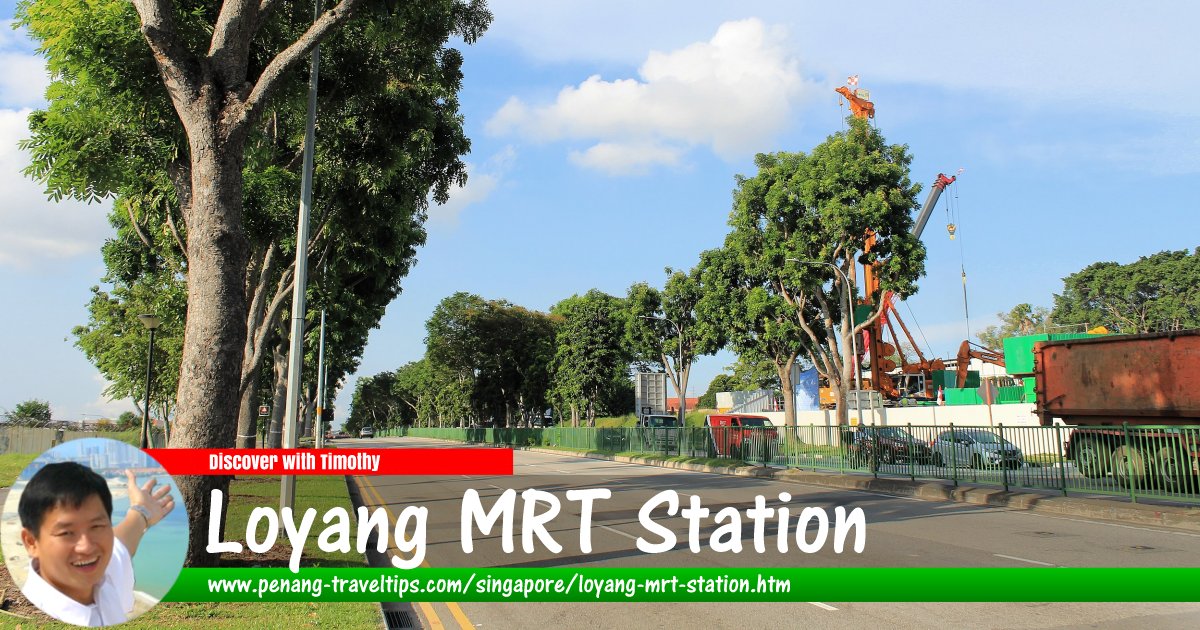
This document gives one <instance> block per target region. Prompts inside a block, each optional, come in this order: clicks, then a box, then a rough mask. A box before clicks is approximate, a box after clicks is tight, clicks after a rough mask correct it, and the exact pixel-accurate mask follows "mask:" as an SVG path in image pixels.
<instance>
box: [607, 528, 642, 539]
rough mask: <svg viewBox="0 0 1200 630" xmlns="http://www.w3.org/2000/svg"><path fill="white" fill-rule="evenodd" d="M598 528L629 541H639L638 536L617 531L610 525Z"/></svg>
mask: <svg viewBox="0 0 1200 630" xmlns="http://www.w3.org/2000/svg"><path fill="white" fill-rule="evenodd" d="M598 527H599V528H600V529H606V530H608V531H610V532H612V533H614V534H620V535H621V536H624V537H626V538H628V539H629V540H637V539H638V537H637V536H634V535H633V534H628V533H625V532H623V531H621V530H619V529H616V528H615V527H609V526H608V525H598Z"/></svg>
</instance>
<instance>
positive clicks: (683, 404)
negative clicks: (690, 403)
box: [638, 315, 687, 428]
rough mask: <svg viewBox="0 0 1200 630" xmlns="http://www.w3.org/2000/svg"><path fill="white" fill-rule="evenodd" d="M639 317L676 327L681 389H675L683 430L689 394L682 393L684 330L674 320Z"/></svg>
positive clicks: (676, 376) (676, 368)
mask: <svg viewBox="0 0 1200 630" xmlns="http://www.w3.org/2000/svg"><path fill="white" fill-rule="evenodd" d="M638 317H640V318H642V319H657V320H661V321H664V322H667V323H668V324H670V325H672V326H674V327H675V332H676V333H678V334H679V363H677V364H676V365H675V378H676V379H677V381H678V384H679V387H676V388H675V393H676V394H679V426H680V427H681V428H682V427H683V426H684V424H685V423H684V421H683V417H684V409H685V408H687V394H685V393H684V392H682V391H680V390H681V389H683V329H682V328H680V327H679V324H676V323H675V321H674V320H670V319H667V318H666V317H658V316H656V315H638Z"/></svg>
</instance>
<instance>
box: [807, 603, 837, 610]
mask: <svg viewBox="0 0 1200 630" xmlns="http://www.w3.org/2000/svg"><path fill="white" fill-rule="evenodd" d="M808 603H810V604H812V605H813V606H816V607H817V608H824V609H825V610H837V608H834V607H833V606H830V605H829V604H825V603H822V602H808Z"/></svg>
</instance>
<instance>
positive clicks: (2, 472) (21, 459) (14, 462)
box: [0, 453, 38, 488]
mask: <svg viewBox="0 0 1200 630" xmlns="http://www.w3.org/2000/svg"><path fill="white" fill-rule="evenodd" d="M37 456H38V454H37V453H5V454H3V455H0V488H8V487H10V486H12V485H13V482H15V481H16V480H17V475H19V474H21V471H22V470H25V467H26V466H28V465H29V464H31V463H32V462H33V460H35V459H37Z"/></svg>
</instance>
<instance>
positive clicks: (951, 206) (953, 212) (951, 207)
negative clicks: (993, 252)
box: [946, 168, 971, 339]
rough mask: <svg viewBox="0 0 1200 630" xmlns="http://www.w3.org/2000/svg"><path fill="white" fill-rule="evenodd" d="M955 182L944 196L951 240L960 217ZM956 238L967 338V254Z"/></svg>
mask: <svg viewBox="0 0 1200 630" xmlns="http://www.w3.org/2000/svg"><path fill="white" fill-rule="evenodd" d="M962 171H963V169H961V168H960V169H958V175H960V176H961V175H962ZM955 183H956V184H957V185H956V186H955V187H954V195H953V197H947V198H946V228H947V230H948V231H949V232H950V238H951V239H952V240H953V239H954V238H955V236H956V235H957V233H958V230H957V224H958V220H959V219H961V212H960V205H959V198H958V189H959V187H960V186H962V184H961V183H959V182H958V180H957V179H956V181H955ZM957 240H958V262H959V271H960V272H961V274H962V291H963V323H964V324H965V325H966V328H967V339H970V338H971V311H970V307H969V305H968V300H967V262H966V261H967V254H966V247H965V246H964V245H963V241H962V238H961V236H960V237H959V238H958V239H957Z"/></svg>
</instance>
